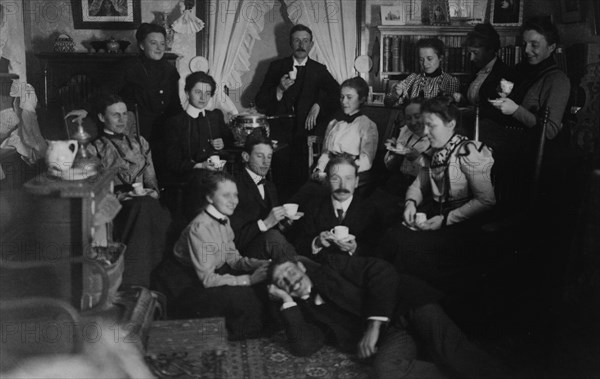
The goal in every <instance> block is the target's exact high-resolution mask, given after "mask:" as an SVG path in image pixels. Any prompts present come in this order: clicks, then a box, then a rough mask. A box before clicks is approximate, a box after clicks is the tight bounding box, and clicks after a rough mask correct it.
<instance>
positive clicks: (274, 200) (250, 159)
mask: <svg viewBox="0 0 600 379" xmlns="http://www.w3.org/2000/svg"><path fill="white" fill-rule="evenodd" d="M272 158H273V146H272V145H271V141H270V140H269V139H267V138H266V137H263V136H262V135H260V134H252V135H250V136H248V138H247V139H246V143H245V145H244V151H243V152H242V159H243V161H244V168H243V169H242V170H240V172H238V173H236V175H235V181H236V184H237V186H238V196H239V203H238V206H237V208H236V209H235V212H234V213H233V215H232V216H231V218H230V219H231V227H232V229H233V232H234V234H235V239H234V241H235V245H236V246H237V248H238V249H239V250H240V252H241V254H242V255H244V256H248V257H252V258H258V259H275V258H278V257H280V256H282V255H283V256H294V255H296V251H295V249H294V247H293V246H292V245H291V244H290V243H289V242H288V241H287V240H286V238H285V237H284V236H283V234H282V233H281V230H283V228H284V225H285V226H289V225H291V222H292V220H291V219H290V218H287V217H286V212H285V209H284V208H283V207H282V206H280V205H279V202H278V196H277V189H276V188H275V185H274V184H273V183H271V182H270V181H268V180H266V179H265V177H266V176H267V173H268V172H269V169H270V168H271V160H272Z"/></svg>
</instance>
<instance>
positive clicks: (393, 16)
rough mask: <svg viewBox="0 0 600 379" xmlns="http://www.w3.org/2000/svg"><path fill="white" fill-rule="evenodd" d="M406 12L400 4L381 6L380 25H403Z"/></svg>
mask: <svg viewBox="0 0 600 379" xmlns="http://www.w3.org/2000/svg"><path fill="white" fill-rule="evenodd" d="M405 23H406V12H405V11H404V9H402V5H391V6H386V5H382V6H381V25H404V24H405Z"/></svg>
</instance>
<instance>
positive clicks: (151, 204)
mask: <svg viewBox="0 0 600 379" xmlns="http://www.w3.org/2000/svg"><path fill="white" fill-rule="evenodd" d="M97 109H98V119H99V121H100V122H101V123H102V124H103V129H102V131H101V133H100V136H99V137H98V139H96V140H94V142H92V143H91V144H90V145H89V146H88V149H89V151H90V153H91V154H92V155H94V156H96V157H98V158H99V159H100V163H101V165H102V167H104V168H116V169H117V171H116V174H115V178H114V182H115V190H114V191H115V194H116V195H117V197H118V199H119V200H120V202H121V205H122V207H123V208H122V209H121V210H120V211H119V214H118V215H117V217H116V218H115V219H114V222H113V230H114V236H113V237H114V238H115V240H117V241H120V242H123V243H124V244H125V245H127V250H126V251H127V252H126V253H125V271H124V273H123V285H124V286H127V285H139V286H144V287H148V286H149V285H150V272H151V271H152V269H154V267H156V266H157V265H158V263H159V262H160V261H161V260H162V257H163V253H164V251H165V248H166V236H167V229H168V227H169V224H170V222H171V217H170V215H169V212H168V211H167V210H166V209H164V208H162V206H161V205H160V202H159V201H158V197H159V193H158V183H157V181H156V174H155V172H154V164H153V162H152V154H151V152H150V145H149V144H148V142H147V141H146V139H144V137H142V136H139V135H137V133H135V132H131V131H130V128H132V127H133V125H132V124H131V123H130V122H129V121H130V120H129V117H128V111H127V106H126V105H125V102H123V100H122V99H121V98H120V97H119V96H117V95H104V96H102V97H101V98H100V99H99V101H98V104H97Z"/></svg>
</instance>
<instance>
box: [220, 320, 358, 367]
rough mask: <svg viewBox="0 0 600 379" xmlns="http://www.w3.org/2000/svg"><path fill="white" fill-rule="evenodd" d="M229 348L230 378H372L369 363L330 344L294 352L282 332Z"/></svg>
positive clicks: (226, 363)
mask: <svg viewBox="0 0 600 379" xmlns="http://www.w3.org/2000/svg"><path fill="white" fill-rule="evenodd" d="M228 347H229V349H228V351H227V353H226V354H225V356H226V357H225V362H224V367H223V371H224V374H225V375H224V376H225V377H226V378H230V379H238V378H240V379H242V378H243V379H246V378H248V379H254V378H256V379H267V378H274V379H275V378H277V379H280V378H285V379H292V378H353V379H354V378H356V379H363V378H364V379H367V378H369V373H370V366H368V365H366V364H363V363H359V362H357V361H356V359H355V358H354V357H351V356H349V355H347V354H344V353H342V352H340V351H339V350H336V349H335V348H333V347H331V346H324V347H323V348H322V349H321V350H319V351H318V352H317V353H315V354H313V355H311V356H310V357H295V356H293V355H291V354H290V353H289V352H288V349H287V342H286V337H285V335H284V334H283V332H281V333H278V334H276V335H274V336H273V337H271V338H260V339H252V340H245V341H235V342H229V343H228Z"/></svg>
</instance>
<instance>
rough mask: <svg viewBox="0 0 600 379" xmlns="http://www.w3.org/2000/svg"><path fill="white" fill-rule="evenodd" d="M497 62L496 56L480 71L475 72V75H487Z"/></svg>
mask: <svg viewBox="0 0 600 379" xmlns="http://www.w3.org/2000/svg"><path fill="white" fill-rule="evenodd" d="M497 60H498V56H495V57H494V59H492V60H491V61H489V62H488V63H487V64H486V65H485V66H484V67H483V68H482V69H481V70H479V71H478V72H477V74H489V73H490V71H492V67H494V64H496V61H497Z"/></svg>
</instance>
